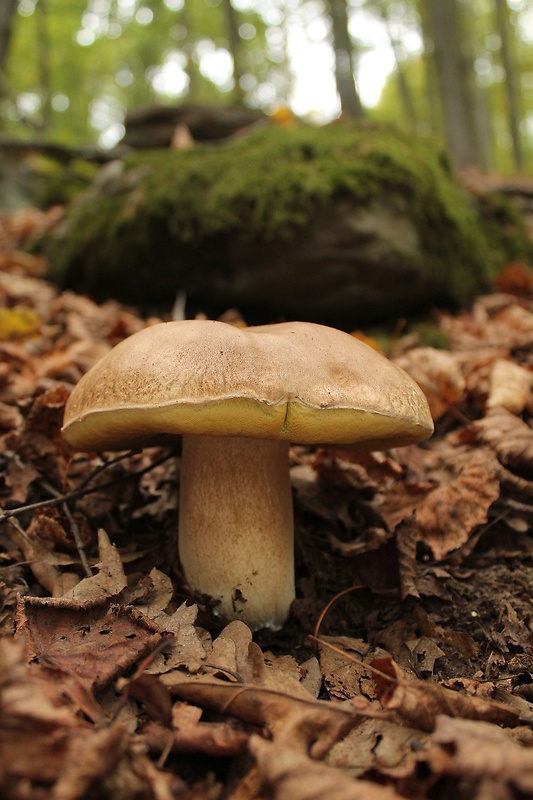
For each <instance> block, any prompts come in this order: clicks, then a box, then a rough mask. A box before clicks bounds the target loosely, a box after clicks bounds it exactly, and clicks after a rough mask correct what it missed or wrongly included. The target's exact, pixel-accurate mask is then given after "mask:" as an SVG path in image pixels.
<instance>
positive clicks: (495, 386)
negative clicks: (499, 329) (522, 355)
mask: <svg viewBox="0 0 533 800" xmlns="http://www.w3.org/2000/svg"><path fill="white" fill-rule="evenodd" d="M532 385H533V373H531V372H530V371H529V370H527V369H525V368H524V367H521V366H520V365H519V364H516V363H515V362H514V361H509V360H508V359H506V358H497V359H496V361H495V362H494V364H493V365H492V369H491V371H490V374H489V396H488V397H487V408H505V409H507V411H510V412H511V413H513V414H521V413H522V412H523V411H524V409H525V408H527V407H528V406H531V403H532V401H533V396H532V392H531V389H532Z"/></svg>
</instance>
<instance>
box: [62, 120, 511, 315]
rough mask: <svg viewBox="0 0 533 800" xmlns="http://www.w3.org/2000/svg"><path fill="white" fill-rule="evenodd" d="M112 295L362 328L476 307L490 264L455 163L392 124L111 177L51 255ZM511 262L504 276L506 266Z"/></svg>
mask: <svg viewBox="0 0 533 800" xmlns="http://www.w3.org/2000/svg"><path fill="white" fill-rule="evenodd" d="M47 249H48V254H49V256H50V258H51V262H52V274H53V277H55V279H56V280H57V281H58V282H59V283H60V284H61V285H62V286H71V287H74V288H76V289H77V290H79V291H85V292H88V293H90V294H92V295H93V296H95V297H96V298H98V299H103V298H105V297H110V296H114V297H118V298H119V299H122V300H125V301H128V302H133V303H137V304H140V305H143V306H145V307H148V306H150V305H152V306H156V307H158V308H160V309H165V308H170V307H171V306H172V303H173V301H174V298H175V296H176V294H177V293H178V292H185V293H186V295H187V300H188V306H187V311H188V313H193V312H194V311H196V310H204V311H206V312H208V313H211V314H214V313H220V312H221V311H223V310H225V309H226V308H228V307H230V306H238V307H239V308H240V310H241V311H242V312H243V314H244V316H245V317H246V318H247V319H248V320H249V321H250V322H268V321H274V320H277V319H281V318H286V319H290V318H292V319H295V318H299V319H304V320H314V321H319V322H325V323H333V324H337V325H348V326H349V325H352V324H354V325H357V324H360V323H363V322H364V323H367V322H370V321H374V320H378V319H383V318H385V317H396V318H397V317H398V316H401V315H403V314H406V313H409V312H413V311H416V310H418V309H422V308H425V307H428V306H430V305H431V304H435V303H444V302H449V301H461V300H463V299H467V298H468V297H470V296H471V295H472V294H473V293H475V292H476V291H479V290H480V289H481V288H483V286H484V285H486V282H487V279H488V275H489V270H490V263H489V251H488V248H487V246H486V240H485V238H484V235H483V232H482V230H481V227H480V225H479V220H478V218H477V216H476V213H475V211H474V210H473V208H472V207H471V206H470V204H469V201H468V199H467V196H466V194H465V192H464V191H463V189H462V188H461V187H460V186H459V185H458V184H457V183H456V182H455V179H454V178H453V176H452V175H451V173H450V171H449V169H448V167H447V164H446V161H445V159H444V158H443V156H442V154H441V153H440V152H439V151H438V150H436V149H435V148H434V147H433V146H432V145H430V144H429V143H428V142H427V141H425V140H423V139H418V138H415V137H413V136H412V135H408V134H404V133H401V132H399V131H397V130H394V129H391V128H389V127H386V128H384V127H378V126H368V125H367V126H360V125H355V124H353V123H336V124H334V125H330V126H327V127H325V128H321V129H313V128H306V127H304V126H295V127H294V128H291V129H287V128H285V129H281V128H277V129H276V128H275V127H272V128H270V129H265V130H260V131H256V132H254V133H252V134H251V135H250V136H248V137H245V138H242V139H238V140H236V141H234V142H231V143H230V144H227V145H225V146H222V147H214V146H208V145H203V146H196V147H194V148H192V149H191V150H187V151H183V152H173V151H170V150H160V151H157V152H156V151H148V152H142V153H137V154H134V155H131V156H128V157H126V158H125V159H123V160H121V161H119V162H114V163H112V164H109V165H107V166H106V167H105V168H104V170H103V171H102V173H100V175H99V176H97V179H96V180H95V182H94V184H93V186H92V187H91V189H90V190H89V191H88V192H87V193H85V194H84V195H82V196H81V197H80V198H79V199H78V200H77V201H76V202H75V203H74V204H73V205H72V206H71V207H70V208H69V209H68V210H67V213H66V216H65V219H64V221H63V224H62V225H61V226H60V227H59V228H58V229H57V231H56V232H55V235H54V237H53V239H52V240H51V241H50V242H49V243H48V248H47ZM498 266H500V265H498Z"/></svg>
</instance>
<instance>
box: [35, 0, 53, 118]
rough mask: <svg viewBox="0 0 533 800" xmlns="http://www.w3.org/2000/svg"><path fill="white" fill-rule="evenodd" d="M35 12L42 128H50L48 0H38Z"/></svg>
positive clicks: (50, 88)
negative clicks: (36, 16)
mask: <svg viewBox="0 0 533 800" xmlns="http://www.w3.org/2000/svg"><path fill="white" fill-rule="evenodd" d="M35 12H36V14H37V15H38V18H39V24H38V25H37V53H38V59H39V90H40V95H41V113H42V122H41V125H40V127H41V129H42V130H45V131H46V130H48V129H49V128H50V124H51V121H52V105H51V103H52V87H51V82H50V38H49V36H48V8H47V4H46V0H38V3H37V4H36V6H35Z"/></svg>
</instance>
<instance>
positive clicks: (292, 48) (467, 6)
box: [0, 0, 533, 172]
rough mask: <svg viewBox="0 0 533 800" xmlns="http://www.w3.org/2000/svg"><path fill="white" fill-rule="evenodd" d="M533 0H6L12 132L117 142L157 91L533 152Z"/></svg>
mask: <svg viewBox="0 0 533 800" xmlns="http://www.w3.org/2000/svg"><path fill="white" fill-rule="evenodd" d="M532 45H533V3H532V2H531V0H1V2H0V109H1V114H0V135H2V136H4V137H18V138H21V139H28V140H31V141H34V140H38V141H43V140H44V141H53V142H56V143H61V144H63V145H65V146H79V145H87V144H93V145H96V146H97V147H100V148H102V149H110V148H113V147H114V146H115V145H117V144H118V143H119V142H120V141H121V139H122V137H123V135H124V121H125V117H126V114H127V112H128V111H129V110H131V109H133V108H138V107H140V106H144V105H147V104H152V103H158V104H163V105H179V104H182V103H188V104H189V103H194V104H209V105H222V106H235V105H244V106H247V107H250V108H255V109H259V110H262V111H264V112H265V113H268V114H273V115H281V116H282V117H283V116H284V115H286V114H287V113H288V112H289V113H291V114H294V115H296V116H298V117H300V118H303V119H305V120H307V121H311V122H315V123H322V122H327V121H329V120H331V119H334V118H336V117H338V116H339V115H340V114H341V113H342V114H343V115H344V116H350V117H355V118H367V119H370V120H384V121H393V122H395V123H398V124H400V125H402V126H405V127H409V128H412V129H415V130H416V131H417V132H420V133H427V134H430V135H433V136H435V137H437V138H438V139H439V140H441V141H444V142H445V143H446V144H447V145H448V148H449V150H450V152H451V154H452V157H453V160H454V162H455V164H456V165H457V166H459V167H466V166H475V167H480V168H484V169H496V170H500V171H503V172H514V171H526V170H527V169H528V168H531V165H532V162H533V47H532Z"/></svg>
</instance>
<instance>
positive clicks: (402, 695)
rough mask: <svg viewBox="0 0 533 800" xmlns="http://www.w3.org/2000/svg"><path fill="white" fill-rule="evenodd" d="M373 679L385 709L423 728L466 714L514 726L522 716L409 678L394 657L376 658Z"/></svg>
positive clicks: (423, 729) (494, 703) (498, 704)
mask: <svg viewBox="0 0 533 800" xmlns="http://www.w3.org/2000/svg"><path fill="white" fill-rule="evenodd" d="M372 666H373V667H374V668H375V669H376V670H377V671H376V672H375V673H374V680H375V683H376V689H377V692H378V696H379V699H380V701H381V704H382V706H383V708H386V709H388V710H390V711H396V712H397V713H398V714H399V715H400V716H401V717H402V719H404V720H405V721H406V722H407V723H408V725H410V726H412V727H413V728H419V729H420V730H422V731H432V730H434V729H435V725H436V720H437V717H438V716H439V715H440V714H446V715H447V716H450V717H463V718H465V719H476V720H485V721H488V722H493V723H495V724H496V725H508V726H515V725H517V724H518V722H519V716H518V714H517V713H516V712H515V711H514V710H511V709H509V708H508V707H507V706H504V705H503V704H502V703H496V702H494V701H491V700H482V699H480V698H479V697H470V696H468V695H464V694H460V693H459V692H454V691H452V690H450V689H446V688H445V687H443V686H439V685H438V684H436V683H430V682H429V681H428V682H426V681H412V680H411V681H410V680H408V679H407V677H406V675H405V673H404V672H403V671H402V670H401V669H400V668H399V667H398V665H397V664H395V663H394V661H393V660H392V658H390V657H384V658H375V659H374V660H373V661H372Z"/></svg>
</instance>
